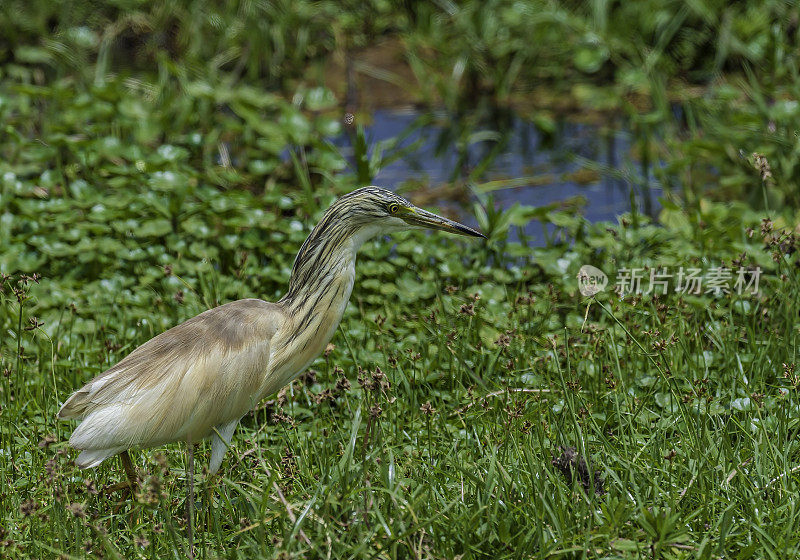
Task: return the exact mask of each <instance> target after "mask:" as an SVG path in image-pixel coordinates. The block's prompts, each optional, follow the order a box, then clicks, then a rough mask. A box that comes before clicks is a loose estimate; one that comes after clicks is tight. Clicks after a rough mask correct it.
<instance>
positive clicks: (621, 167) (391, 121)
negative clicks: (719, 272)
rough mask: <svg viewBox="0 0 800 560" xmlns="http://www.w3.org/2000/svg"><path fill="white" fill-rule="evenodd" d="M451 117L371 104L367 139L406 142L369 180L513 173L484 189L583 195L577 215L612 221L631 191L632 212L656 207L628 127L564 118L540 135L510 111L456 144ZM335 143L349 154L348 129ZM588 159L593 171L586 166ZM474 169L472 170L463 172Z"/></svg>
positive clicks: (535, 229)
mask: <svg viewBox="0 0 800 560" xmlns="http://www.w3.org/2000/svg"><path fill="white" fill-rule="evenodd" d="M454 124H456V123H453V122H452V121H448V119H447V118H446V116H445V115H434V118H433V119H425V118H424V117H423V116H422V115H421V114H420V113H417V112H414V111H410V110H406V111H387V110H380V111H376V112H375V113H374V114H373V121H372V123H371V124H370V125H368V126H366V127H365V132H366V136H367V141H368V145H370V146H375V145H376V143H379V142H382V141H386V140H389V139H392V138H396V137H398V136H401V135H405V138H404V140H403V141H402V142H400V143H399V145H398V146H397V148H399V149H402V148H409V147H413V149H411V150H410V152H409V153H407V154H405V155H404V156H403V157H401V158H400V159H397V160H396V161H393V162H391V163H389V164H388V165H385V166H383V167H382V168H381V169H380V171H379V172H378V174H377V175H376V177H375V178H374V180H373V182H374V183H375V184H377V185H381V186H385V187H388V188H391V189H396V188H398V187H400V186H401V185H403V184H404V183H407V182H409V181H413V182H419V183H421V184H422V185H430V186H437V185H440V184H447V183H451V182H453V181H458V180H462V181H463V180H465V179H468V180H467V183H468V184H472V185H477V186H478V190H481V186H487V184H488V183H490V182H493V181H498V182H502V181H504V180H508V179H515V180H518V181H516V182H515V186H513V187H510V188H508V187H507V188H497V189H492V190H491V192H492V194H493V200H494V203H495V204H496V205H498V206H500V207H502V208H507V207H509V206H511V205H512V204H513V203H515V202H519V203H520V204H524V205H529V206H545V205H549V204H553V203H559V202H563V201H567V200H569V199H572V198H574V197H579V196H580V197H583V198H585V199H586V206H585V208H584V216H585V217H586V218H587V219H588V220H590V221H592V222H599V221H615V220H616V218H617V217H618V216H619V215H620V214H623V213H626V212H630V211H631V201H632V196H631V195H632V191H633V195H634V196H633V200H634V204H636V206H637V210H638V211H639V212H647V211H649V213H650V214H654V213H655V212H657V211H658V197H659V196H660V194H661V188H660V187H659V185H658V183H657V181H656V180H655V178H654V177H653V176H652V174H650V177H649V178H648V183H649V187H647V188H643V186H642V185H641V184H636V183H641V182H643V181H642V180H641V178H640V177H641V169H640V164H639V163H638V162H636V161H633V160H632V159H631V157H630V148H631V142H632V139H631V134H630V133H629V132H628V131H627V130H624V129H616V130H614V129H613V128H611V127H609V126H605V127H600V126H598V125H595V124H586V123H578V122H570V121H568V120H564V121H562V122H559V123H558V124H557V125H556V129H555V131H554V133H553V134H552V135H544V134H542V133H541V132H540V131H539V129H538V128H537V127H536V126H535V125H534V124H533V123H531V122H529V121H526V120H524V119H522V118H519V117H517V116H514V115H511V116H509V117H508V118H507V119H506V124H505V126H502V127H498V126H493V125H492V124H491V123H487V124H486V125H484V126H483V127H475V129H474V131H473V132H472V133H471V134H472V135H473V136H472V138H474V139H475V141H474V142H472V143H467V144H468V145H467V146H466V149H463V150H459V149H458V147H457V146H458V137H457V136H454V134H453V133H454ZM498 130H502V132H498ZM465 136H466V135H465ZM481 138H483V140H480V139H481ZM335 143H336V144H337V145H338V146H339V148H340V149H341V150H342V152H343V154H345V155H346V156H348V157H350V158H352V156H353V148H352V144H351V139H350V137H349V136H346V135H344V136H342V137H340V138H338V139H337V140H336V141H335ZM493 148H494V149H495V150H497V153H496V154H495V155H494V157H493V159H489V160H488V166H486V167H485V169H482V170H481V169H479V168H480V166H481V165H482V164H484V163H485V162H486V161H487V158H488V157H489V154H490V153H491V150H492V149H493ZM587 166H588V167H589V168H591V169H593V171H589V172H587V171H586V168H587ZM476 169H478V172H477V173H476V174H475V175H474V176H473V177H471V178H470V177H469V175H470V173H473V172H474V171H475V170H476ZM436 204H441V201H437V202H436ZM461 211H462V212H463V214H462V215H463V219H464V220H465V222H467V224H468V225H475V222H474V218H473V219H472V221H470V217H471V213H470V212H468V211H464V210H463V209H462V210H461ZM525 233H526V235H528V236H530V237H531V238H532V241H533V242H534V243H543V242H544V233H543V230H542V226H541V224H539V223H538V222H535V223H531V224H528V226H527V227H526V228H525Z"/></svg>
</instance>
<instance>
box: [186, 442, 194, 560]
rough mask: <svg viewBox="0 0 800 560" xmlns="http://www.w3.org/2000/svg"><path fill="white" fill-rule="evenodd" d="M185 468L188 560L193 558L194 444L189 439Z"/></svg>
mask: <svg viewBox="0 0 800 560" xmlns="http://www.w3.org/2000/svg"><path fill="white" fill-rule="evenodd" d="M186 453H187V457H186V468H187V470H188V471H189V472H188V475H189V476H188V478H187V483H188V485H189V499H188V501H187V503H186V519H187V528H188V530H189V558H194V533H193V532H192V525H193V523H194V444H193V443H192V439H191V438H187V440H186Z"/></svg>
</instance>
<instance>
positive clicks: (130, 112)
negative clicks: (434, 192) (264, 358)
mask: <svg viewBox="0 0 800 560" xmlns="http://www.w3.org/2000/svg"><path fill="white" fill-rule="evenodd" d="M69 4H70V5H69V6H68V5H67V4H61V3H57V2H56V3H53V2H41V1H37V0H34V1H29V2H13V3H8V8H5V7H4V8H3V9H0V22H2V26H0V27H2V28H3V29H4V30H6V31H7V33H6V35H5V37H4V39H5V41H4V42H2V44H0V78H2V79H0V124H2V132H3V133H2V134H1V135H0V274H2V276H0V371H2V373H3V375H2V378H0V557H3V558H5V557H8V558H50V557H59V556H62V555H63V556H65V557H68V558H83V557H99V556H100V555H103V556H104V557H107V558H158V559H161V558H183V557H186V556H187V552H188V548H187V547H188V541H187V527H186V519H185V517H184V515H185V511H186V497H187V493H186V489H185V454H184V453H183V448H182V447H181V446H180V445H171V446H167V447H164V448H161V449H154V450H142V451H136V452H135V453H134V454H133V457H134V461H135V463H136V466H137V468H139V469H140V471H141V472H142V473H143V475H144V476H145V481H144V485H143V487H142V491H141V493H140V494H139V495H137V496H136V497H135V499H133V500H128V499H124V498H122V497H121V496H119V495H115V496H111V497H107V496H106V495H105V493H104V492H103V488H104V487H105V486H107V485H110V484H113V483H115V482H118V481H120V480H121V479H123V476H124V475H123V472H122V469H121V465H120V464H119V462H118V460H117V459H112V460H109V461H108V462H107V463H104V464H103V465H102V466H101V467H100V468H98V469H94V470H90V471H79V470H78V469H76V468H75V466H74V465H73V464H72V459H73V458H74V456H75V452H74V450H71V449H70V448H69V446H68V445H67V440H68V437H69V434H70V433H71V430H72V429H73V427H74V424H70V423H64V422H56V420H55V415H56V412H57V410H58V408H59V405H60V404H61V403H62V402H63V401H64V399H65V398H66V397H67V396H68V395H69V394H70V393H71V391H73V390H75V389H76V388H78V387H80V386H81V385H82V384H83V383H84V382H85V381H87V380H88V379H90V378H92V377H93V376H94V375H96V374H97V373H99V372H101V371H103V370H104V369H106V368H108V367H109V366H110V365H112V364H114V363H115V362H117V361H118V360H120V359H121V358H122V357H124V356H125V355H126V354H127V353H128V352H130V351H131V350H132V349H133V348H135V347H136V346H138V345H140V344H142V343H143V342H145V341H146V340H148V339H149V338H151V337H152V336H154V335H156V334H158V333H160V332H162V331H163V330H165V329H167V328H169V327H171V326H173V325H175V324H177V323H179V322H180V321H183V320H185V319H187V318H189V317H191V316H193V315H195V314H197V313H199V312H201V311H203V310H205V309H207V308H209V307H212V306H215V305H218V304H220V303H224V302H226V301H230V300H233V299H238V298H242V297H253V296H256V297H263V298H264V299H268V300H274V299H276V298H277V297H279V295H280V294H281V293H282V291H283V289H284V287H285V285H286V283H287V281H288V275H289V270H290V267H291V263H292V259H293V257H294V255H295V253H296V251H297V250H298V248H299V246H300V244H301V243H302V241H303V239H304V238H305V236H306V235H307V234H308V232H309V230H310V228H311V227H312V226H313V224H314V223H315V221H316V220H317V219H318V218H319V216H320V215H321V212H322V211H323V210H324V209H325V208H326V207H327V206H328V205H329V204H330V202H331V200H333V198H334V197H335V196H337V195H339V194H341V193H344V192H347V191H349V190H351V189H353V188H355V187H356V186H358V185H359V184H361V183H363V182H366V181H368V180H371V177H374V175H375V173H376V171H377V170H378V169H379V168H380V166H381V165H383V164H385V163H386V162H388V161H391V158H392V157H396V156H397V155H399V153H400V152H398V151H397V150H396V149H395V148H396V146H393V144H392V143H391V142H387V143H385V144H383V145H381V146H372V154H371V156H370V157H367V154H366V151H367V149H368V148H369V146H368V145H367V142H366V136H365V135H364V134H363V130H359V129H358V128H357V129H356V131H355V133H354V134H355V144H356V147H357V150H358V151H359V154H358V155H360V156H363V157H362V158H361V159H359V160H358V161H359V163H358V164H356V166H355V169H350V167H351V166H350V164H349V163H348V161H347V160H346V159H345V158H343V157H342V156H341V154H340V153H339V152H338V151H337V150H336V149H335V148H334V147H333V146H332V145H331V144H330V143H329V142H328V141H327V139H329V138H330V137H332V136H336V135H339V134H342V125H341V116H342V115H341V113H342V110H341V107H340V106H339V105H338V102H337V99H336V98H335V96H334V95H333V94H332V93H331V91H329V89H326V88H325V87H323V86H328V87H333V85H332V84H325V83H323V82H324V80H323V79H322V78H321V76H322V75H323V74H324V72H323V70H322V69H323V68H324V66H325V63H326V57H330V56H339V55H342V54H347V53H353V52H356V51H358V49H360V48H362V47H370V46H373V45H375V44H376V43H378V42H381V41H383V40H389V41H394V44H399V45H401V47H402V59H403V61H404V64H407V66H408V68H409V69H410V71H411V72H412V74H413V76H414V77H415V80H412V81H411V83H406V82H403V84H404V87H407V89H408V90H410V95H411V97H412V98H413V99H415V100H416V101H420V102H424V103H427V104H428V105H429V106H438V105H441V106H443V107H444V108H445V110H446V114H447V115H448V119H450V120H452V121H453V123H454V124H453V128H452V130H450V131H449V132H448V134H449V136H448V135H447V134H445V135H443V136H442V138H443V141H446V142H447V143H448V144H450V143H452V144H455V145H458V146H459V147H461V149H462V150H463V149H466V147H468V146H469V145H470V143H471V142H473V141H474V138H475V137H482V136H483V137H485V136H486V130H485V128H486V123H485V120H486V119H485V117H486V114H485V112H488V113H492V112H494V113H502V114H506V115H507V114H508V113H507V109H508V107H509V106H511V107H517V108H520V107H521V108H522V109H521V111H522V114H523V117H529V118H530V119H532V120H533V121H534V122H536V123H537V124H539V125H540V127H541V128H542V130H543V131H544V132H545V133H549V134H552V133H553V130H555V126H554V120H555V118H556V115H558V114H559V112H560V111H561V110H562V109H563V107H562V105H561V101H562V98H563V99H567V98H568V99H571V100H573V101H575V102H577V106H578V107H582V108H584V109H593V110H604V111H610V112H611V113H613V114H615V115H617V116H619V115H620V114H621V115H623V116H624V117H625V123H626V127H628V128H629V129H630V131H631V134H632V144H633V152H634V155H635V156H636V157H634V158H633V159H634V160H635V161H637V162H639V164H638V169H636V170H633V169H632V168H626V169H622V170H613V171H614V172H620V173H621V176H623V177H624V178H626V179H627V180H630V181H631V182H632V183H634V184H636V185H639V186H643V185H646V184H647V183H648V182H649V180H650V176H651V175H652V176H655V178H656V179H657V180H658V181H659V182H660V183H661V184H662V185H663V186H664V187H665V188H667V189H668V190H670V191H671V192H672V193H680V194H681V195H682V202H681V205H680V206H678V205H676V203H674V202H671V201H670V200H665V201H664V202H663V210H662V211H661V213H660V215H659V217H658V222H657V223H651V222H650V221H649V220H648V219H647V218H645V217H643V216H640V215H637V214H634V215H627V216H624V217H622V218H621V220H620V222H619V223H617V224H595V225H590V224H587V223H586V222H585V220H584V219H583V218H582V217H581V216H580V213H579V211H578V210H579V208H578V205H575V206H574V207H573V208H572V209H569V208H570V207H565V208H566V209H564V208H561V207H559V208H556V207H539V208H525V207H519V206H515V207H512V208H510V209H508V210H507V211H505V212H498V211H495V210H494V208H493V205H492V203H491V199H490V198H485V199H482V203H483V204H477V205H476V206H475V207H474V208H473V209H472V211H473V212H474V213H475V214H476V215H477V217H478V221H479V224H480V227H481V229H482V230H483V231H484V232H486V233H487V234H488V236H489V238H490V239H489V242H488V243H486V244H484V243H474V242H473V243H465V242H462V241H461V240H458V239H453V238H450V237H448V236H446V235H443V234H441V235H433V236H425V235H423V234H405V235H398V236H395V237H394V238H393V239H392V240H390V241H389V240H376V241H374V242H370V243H368V244H367V245H366V246H365V247H364V250H363V252H362V255H361V257H360V259H359V263H358V266H357V269H358V280H357V284H356V288H355V290H354V292H353V297H352V300H351V304H350V306H349V307H348V309H347V312H346V314H345V318H344V321H343V322H342V326H341V328H340V329H339V331H338V332H337V334H336V336H335V337H334V339H333V341H332V343H333V347H331V349H330V351H329V352H327V353H326V355H325V356H323V357H321V358H320V359H319V360H318V361H317V362H316V363H314V364H313V365H312V369H313V370H314V373H313V375H312V374H310V373H307V374H305V375H303V376H302V377H301V378H300V379H299V380H298V381H295V382H294V383H293V384H292V385H291V386H290V387H289V388H287V390H286V391H285V392H282V393H281V394H280V395H278V396H274V397H272V398H271V399H270V400H269V401H267V402H265V403H262V405H260V406H259V407H258V409H257V410H255V411H254V412H253V413H252V414H249V415H248V416H246V417H245V418H244V420H243V421H242V423H241V425H240V427H239V428H238V430H237V433H236V435H235V437H234V440H233V443H232V449H231V450H230V451H229V452H228V454H227V455H226V459H225V462H224V463H223V468H222V471H221V475H220V476H219V477H217V478H214V479H212V480H209V481H208V482H206V481H205V476H204V474H203V473H202V471H201V467H199V466H198V469H197V471H198V474H197V479H198V481H199V484H198V500H197V504H196V508H195V511H196V512H197V519H196V527H197V530H196V534H195V544H196V547H197V550H196V554H197V557H200V558H242V559H250V558H293V557H297V558H301V557H303V558H336V559H338V558H448V559H449V558H462V559H467V558H492V559H494V558H520V557H525V558H527V557H530V558H559V559H560V558H639V557H646V558H709V559H710V558H741V559H748V558H754V559H755V558H759V559H760V558H793V557H800V549H798V542H799V541H800V506H799V505H798V500H797V496H798V490H800V488H798V485H799V484H800V469H799V468H798V465H800V444H798V441H800V440H798V431H799V430H800V395H798V391H800V373H798V372H797V371H796V362H797V355H798V340H797V339H798V326H800V325H798V323H799V322H800V320H799V319H798V317H799V316H800V304H799V303H798V301H800V293H798V292H799V291H800V281H799V280H798V257H797V253H796V250H797V245H798V243H797V240H796V239H795V237H794V236H793V235H791V234H790V233H789V232H791V231H794V230H795V229H796V224H797V223H798V215H797V212H796V210H794V206H793V205H794V203H795V202H796V201H797V200H798V191H797V188H796V185H797V177H798V169H800V164H798V162H800V150H798V149H797V135H796V122H797V118H798V114H800V109H799V108H798V105H797V103H796V102H794V100H795V99H796V98H797V87H798V86H797V84H798V83H800V82H799V81H798V78H797V69H796V64H795V62H794V58H793V56H792V54H791V53H794V50H795V49H794V39H795V38H796V35H797V25H796V18H797V7H796V6H791V5H789V4H786V3H783V2H766V3H756V2H740V3H737V4H736V5H735V6H722V5H721V4H719V3H718V2H716V1H714V0H704V1H702V2H693V3H691V5H689V6H685V5H684V3H680V2H667V3H665V2H646V3H628V4H621V3H608V2H605V3H604V2H592V3H578V4H572V3H570V4H561V3H550V2H547V3H545V2H531V3H528V4H525V3H520V2H510V1H507V0H494V1H492V2H490V3H484V4H479V3H474V2H461V3H437V4H435V5H434V4H426V3H414V2H406V3H403V4H402V6H400V5H397V6H395V5H393V4H388V3H383V2H373V3H371V4H365V3H356V4H353V5H351V6H350V7H349V9H347V10H342V9H341V8H340V3H339V2H261V3H257V2H256V3H254V2H242V3H241V4H240V5H236V6H234V8H235V9H226V10H220V11H216V9H215V8H214V7H213V6H211V5H210V4H208V3H203V2H192V3H187V4H170V3H137V2H133V3H128V4H127V5H126V6H123V7H117V4H114V5H111V4H108V5H106V4H102V5H95V4H85V5H84V4H79V3H69ZM398 6H399V7H398ZM532 14H533V15H535V16H536V17H532ZM198 30H199V31H198ZM287 45H292V46H293V48H287ZM753 68H758V69H759V72H758V73H756V72H754V71H753V70H752V69H753ZM392 70H393V69H392V68H389V69H388V72H389V73H388V74H387V73H384V74H382V75H383V76H384V79H385V80H387V81H388V82H390V83H397V82H398V80H397V76H392V74H391V71H392ZM721 71H722V72H727V73H725V74H720V72H721ZM687 78H688V79H689V80H691V82H692V86H693V87H696V86H698V85H702V86H703V88H702V90H699V91H701V92H702V94H701V93H699V92H698V90H696V89H693V88H686V87H684V86H686V84H685V83H684V80H685V79H687ZM392 80H394V82H392ZM532 86H536V93H535V94H532V93H531V88H532ZM540 86H543V88H542V87H540ZM542 89H547V90H548V91H547V95H544V97H542V93H543V92H542ZM268 92H270V93H268ZM406 94H409V92H408V91H407V92H406ZM338 101H341V99H340V100H338ZM676 101H678V102H680V111H676V106H675V105H674V104H675V102H676ZM503 111H506V112H505V113H503ZM676 112H679V113H680V118H679V119H676V118H675V113H676ZM359 118H360V117H359ZM360 122H361V121H359V124H360ZM612 122H614V123H616V122H617V121H612ZM616 126H617V125H616V124H614V127H615V128H616ZM547 138H548V139H549V140H551V141H552V140H553V137H552V136H548V137H547ZM755 153H758V154H763V155H764V156H766V160H765V159H764V158H762V157H761V156H758V155H754V154H755ZM576 161H578V162H579V163H581V164H582V165H583V166H586V167H588V168H590V169H596V168H597V167H598V166H597V164H593V163H592V162H586V161H581V160H576ZM655 162H659V164H658V165H656V163H655ZM488 163H489V162H486V161H485V162H481V163H479V164H478V165H477V166H476V168H475V171H474V172H473V173H474V174H473V175H470V177H469V179H470V180H474V181H476V182H479V181H481V180H482V178H481V177H480V172H481V169H484V168H485V167H487V166H488ZM629 167H630V166H629ZM487 188H488V187H487ZM710 199H718V200H720V199H721V200H725V201H726V203H725V204H721V203H716V202H713V201H712V200H710ZM729 200H741V201H746V203H747V206H745V204H744V203H741V202H733V203H728V202H727V201H729ZM576 208H577V209H576ZM754 209H757V210H754ZM765 216H769V217H771V218H772V220H773V221H774V223H767V222H762V219H763V218H764V217H765ZM533 219H535V220H540V221H541V222H543V223H544V224H545V225H547V226H548V227H549V228H550V229H549V233H550V235H549V237H548V240H549V244H548V246H547V247H542V248H535V247H530V246H528V245H527V244H526V242H525V236H524V235H523V232H522V230H521V228H522V227H523V226H525V225H526V224H527V223H528V222H529V221H530V220H533ZM517 228H520V229H519V231H516V230H517ZM748 228H752V232H749V231H748ZM510 232H516V233H518V234H519V236H518V237H519V238H521V239H522V240H523V242H522V243H510V242H509V241H508V238H509V235H508V234H509V233H510ZM564 239H565V240H567V241H559V240H564ZM742 254H744V256H742ZM735 262H736V263H738V262H742V263H743V264H744V266H760V267H761V268H762V270H763V272H762V278H761V293H760V294H759V295H756V296H753V295H747V294H745V295H743V296H739V295H736V294H731V295H722V296H719V297H716V296H714V295H713V294H708V293H703V294H699V295H684V294H679V293H675V292H674V291H670V292H669V293H668V294H666V295H663V296H659V297H657V298H656V297H652V296H651V295H645V296H641V297H636V296H628V297H625V298H620V297H618V296H617V295H614V294H612V293H611V292H610V290H609V291H606V292H604V293H602V294H600V295H598V296H597V298H596V299H594V300H589V299H586V298H583V297H582V296H581V295H580V294H579V292H578V287H577V281H576V275H577V273H578V269H579V268H580V266H581V265H583V264H593V265H595V266H597V267H599V268H601V269H603V270H604V271H605V272H606V273H608V274H609V276H611V278H612V284H613V281H614V277H615V275H616V274H617V272H618V271H620V270H622V269H623V268H626V267H627V268H631V267H654V268H658V267H669V268H670V270H671V271H672V272H673V273H675V272H676V271H677V270H678V268H679V267H687V268H688V267H694V268H700V269H702V270H703V271H705V272H708V271H710V270H711V269H712V268H713V267H718V266H727V267H731V268H734V269H735V268H737V267H738V266H739V265H738V264H733V263H735ZM34 275H36V276H35V277H34ZM671 287H674V284H672V285H671ZM570 447H571V448H575V450H576V451H577V453H579V454H580V455H581V456H583V457H585V459H586V460H587V461H588V465H589V469H590V470H591V471H593V472H595V473H597V474H596V476H593V475H592V474H591V473H588V476H587V477H586V480H587V484H586V485H584V484H583V481H582V480H572V478H571V477H569V476H565V475H564V473H563V472H562V471H563V470H564V469H563V467H562V466H561V463H560V462H559V461H556V462H555V463H554V460H556V459H558V458H559V457H561V456H562V455H563V454H564V452H565V448H570ZM208 451H209V450H208V448H207V445H206V444H204V446H201V449H200V450H199V451H198V454H197V459H198V461H197V463H198V464H199V465H202V464H204V463H205V462H206V460H207V456H208ZM575 470H577V467H576V469H575ZM579 478H580V477H579Z"/></svg>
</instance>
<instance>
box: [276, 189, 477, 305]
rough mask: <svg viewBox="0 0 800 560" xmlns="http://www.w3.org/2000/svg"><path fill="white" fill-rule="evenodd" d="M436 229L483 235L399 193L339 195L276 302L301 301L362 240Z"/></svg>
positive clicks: (351, 256)
mask: <svg viewBox="0 0 800 560" xmlns="http://www.w3.org/2000/svg"><path fill="white" fill-rule="evenodd" d="M419 228H427V229H440V230H443V231H449V232H451V233H457V234H459V235H469V236H472V237H485V236H484V235H483V234H482V233H480V232H479V231H475V230H474V229H472V228H468V227H467V226H465V225H462V224H459V223H458V222H454V221H452V220H448V219H447V218H443V217H441V216H437V215H436V214H432V213H431V212H427V211H425V210H423V209H422V208H417V207H416V206H414V205H413V204H411V203H410V202H409V201H408V200H406V199H405V198H403V197H402V196H398V195H396V194H394V193H393V192H391V191H387V190H386V189H381V188H378V187H364V188H362V189H358V190H355V191H353V192H351V193H349V194H346V195H344V196H343V197H341V198H339V199H338V200H337V201H335V202H334V203H333V204H331V207H330V208H328V210H327V211H326V212H325V215H323V216H322V219H321V220H320V222H319V223H318V224H317V225H316V227H315V228H314V229H313V230H312V232H311V235H309V236H308V239H306V241H305V243H303V246H302V247H300V252H299V253H298V254H297V258H295V260H294V266H293V267H292V278H291V280H290V281H289V291H288V292H287V294H286V295H285V296H284V299H283V300H281V301H301V300H302V298H303V297H305V295H307V294H308V293H311V292H314V290H317V289H318V288H319V286H321V285H323V284H324V283H325V282H327V281H329V280H330V278H331V277H332V276H331V272H332V271H333V272H334V275H336V274H338V272H337V271H338V270H339V269H340V266H341V264H343V263H347V262H350V263H352V262H355V253H356V251H357V250H358V248H359V247H360V246H361V244H362V243H364V241H366V240H367V239H369V238H371V237H374V236H376V235H383V234H387V233H392V232H395V231H402V230H406V229H419Z"/></svg>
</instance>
